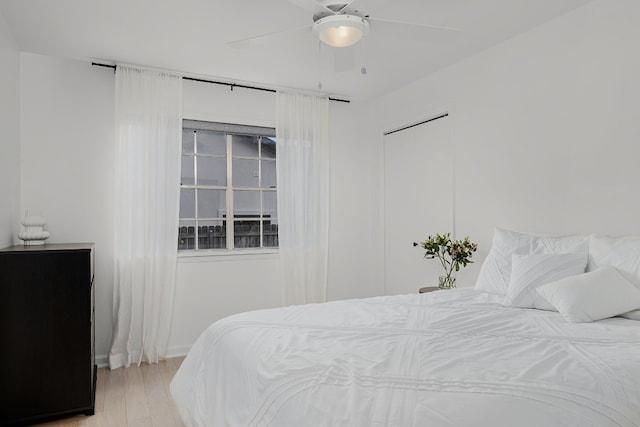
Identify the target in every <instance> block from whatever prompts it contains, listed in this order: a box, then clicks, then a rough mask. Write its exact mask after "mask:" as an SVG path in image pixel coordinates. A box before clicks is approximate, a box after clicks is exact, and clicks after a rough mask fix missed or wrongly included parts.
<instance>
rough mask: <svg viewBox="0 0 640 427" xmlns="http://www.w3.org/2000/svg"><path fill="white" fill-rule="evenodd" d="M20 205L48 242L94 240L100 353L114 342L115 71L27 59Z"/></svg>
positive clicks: (23, 57) (23, 79) (38, 57)
mask: <svg viewBox="0 0 640 427" xmlns="http://www.w3.org/2000/svg"><path fill="white" fill-rule="evenodd" d="M20 59H21V81H20V93H21V129H22V157H23V164H22V207H23V209H33V210H39V211H42V213H43V215H44V217H45V219H46V220H47V229H48V230H49V232H50V234H51V237H50V238H49V240H48V242H50V243H63V242H94V243H95V250H96V253H95V255H96V265H95V284H94V286H95V290H96V354H97V355H105V354H107V353H108V349H109V346H110V343H111V306H112V304H111V301H112V289H113V219H112V217H113V204H112V201H113V181H114V177H113V173H114V171H113V169H114V168H113V160H114V145H113V123H114V78H113V71H112V70H110V69H104V68H96V67H92V66H91V64H90V63H88V62H78V61H71V60H65V59H58V58H52V57H48V56H42V55H34V54H27V53H22V54H21V55H20Z"/></svg>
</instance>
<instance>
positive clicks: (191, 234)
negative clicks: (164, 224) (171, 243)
mask: <svg viewBox="0 0 640 427" xmlns="http://www.w3.org/2000/svg"><path fill="white" fill-rule="evenodd" d="M195 248H196V222H195V221H180V223H179V225H178V250H189V249H195Z"/></svg>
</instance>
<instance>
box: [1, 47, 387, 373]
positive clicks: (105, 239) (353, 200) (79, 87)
mask: <svg viewBox="0 0 640 427" xmlns="http://www.w3.org/2000/svg"><path fill="white" fill-rule="evenodd" d="M20 58H21V61H20V65H21V85H20V87H21V91H22V92H21V129H22V151H23V158H24V162H23V168H22V187H23V188H22V198H23V208H25V209H26V208H29V209H34V210H41V211H43V213H44V216H45V217H46V219H47V224H48V230H49V231H50V233H51V238H50V242H72V241H75V242H85V241H93V242H95V243H96V257H97V258H96V260H97V262H96V291H97V293H96V353H97V355H98V362H102V363H103V362H104V361H105V360H106V355H107V354H108V351H109V346H110V342H111V322H112V318H111V311H112V289H113V254H112V253H113V220H112V213H113V212H112V208H113V204H112V199H113V184H112V183H113V161H114V145H113V123H114V111H113V109H114V74H113V71H112V70H110V69H108V68H99V67H93V66H91V65H90V64H89V63H85V62H79V61H73V60H66V59H60V58H53V57H47V56H42V55H34V54H26V53H23V54H21V55H20ZM184 89H185V92H184V111H185V117H186V118H191V119H198V120H217V121H223V122H231V123H243V124H253V125H259V126H274V125H275V95H274V94H273V93H265V92H256V91H250V90H243V89H239V88H236V89H235V90H234V91H233V92H231V91H230V90H229V88H227V87H224V86H217V85H210V84H204V83H197V82H189V81H186V82H185V86H184ZM17 104H18V102H16V105H17ZM367 118H368V116H367V114H366V110H365V109H364V108H363V107H362V106H358V105H357V104H351V105H347V104H337V103H333V102H332V103H331V120H332V123H333V124H332V129H331V138H332V143H333V151H332V178H331V179H332V191H333V193H332V198H331V206H332V209H331V221H332V225H333V228H332V231H331V249H330V255H329V257H330V271H329V280H330V284H329V298H330V299H339V298H351V297H364V296H370V295H376V294H380V293H381V292H382V285H381V282H378V284H376V281H377V280H378V278H376V277H375V276H373V275H372V272H373V262H372V259H371V258H372V257H371V256H370V254H371V253H372V250H373V249H372V248H373V247H374V243H373V242H374V240H375V239H377V238H378V236H376V233H380V230H376V229H375V228H374V226H375V225H376V224H374V222H372V221H371V220H370V213H371V211H372V210H374V209H375V208H376V203H375V200H376V199H375V186H374V185H372V180H373V177H374V176H375V174H376V171H375V168H374V165H375V162H374V160H375V156H374V154H373V152H371V151H370V150H369V141H370V138H369V139H367V138H364V137H363V135H366V132H362V128H363V123H366V119H367ZM3 149H4V148H3ZM16 157H17V155H15V156H12V159H13V161H15V158H16ZM279 305H280V272H279V263H278V255H277V253H276V254H259V255H249V256H217V257H195V258H193V257H183V258H180V260H179V263H178V270H177V284H176V294H175V307H174V318H173V325H172V331H171V337H170V342H169V349H170V352H171V353H172V354H181V353H184V352H185V351H186V350H187V349H188V347H189V346H190V345H191V344H192V343H193V341H194V340H195V339H196V338H197V336H198V335H199V334H200V333H201V332H202V331H203V330H204V329H205V328H206V327H207V326H208V325H209V324H210V323H212V322H213V321H215V320H218V319H220V318H222V317H224V316H227V315H229V314H233V313H237V312H241V311H246V310H255V309H260V308H267V307H276V306H279Z"/></svg>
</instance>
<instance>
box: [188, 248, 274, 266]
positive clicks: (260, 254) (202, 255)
mask: <svg viewBox="0 0 640 427" xmlns="http://www.w3.org/2000/svg"><path fill="white" fill-rule="evenodd" d="M279 257H280V252H279V251H278V249H246V250H242V249H236V250H233V251H227V250H200V251H179V252H178V263H192V262H225V261H248V260H257V259H278V258H279Z"/></svg>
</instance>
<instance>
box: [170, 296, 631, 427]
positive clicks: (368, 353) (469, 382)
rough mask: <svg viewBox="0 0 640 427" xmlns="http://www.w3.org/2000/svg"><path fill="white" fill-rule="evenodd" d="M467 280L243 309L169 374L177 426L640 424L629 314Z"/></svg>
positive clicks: (210, 332)
mask: <svg viewBox="0 0 640 427" xmlns="http://www.w3.org/2000/svg"><path fill="white" fill-rule="evenodd" d="M501 301H502V298H501V297H498V296H495V295H491V294H487V293H483V292H478V291H473V290H465V289H459V290H451V291H438V292H432V293H428V294H421V295H418V294H416V295H400V296H392V297H379V298H370V299H362V300H349V301H337V302H330V303H326V304H310V305H303V306H291V307H286V308H279V309H272V310H263V311H256V312H250V313H243V314H239V315H235V316H231V317H228V318H226V319H223V320H220V321H218V322H216V323H214V324H213V325H211V327H209V328H208V329H207V330H206V331H205V332H204V333H203V334H202V336H201V337H200V338H199V339H198V341H197V342H196V343H195V345H194V346H193V348H192V349H191V352H190V353H189V355H188V356H187V358H186V359H185V360H184V362H183V364H182V366H181V367H180V370H179V371H178V373H177V374H176V376H175V378H174V379H173V382H172V383H171V393H172V395H173V398H174V400H175V402H176V404H177V406H178V408H179V410H180V413H181V415H182V417H183V420H184V422H185V423H186V424H187V425H188V426H224V427H227V426H292V427H301V426H314V427H316V426H581V427H582V426H640V322H638V321H633V320H626V319H621V318H614V319H608V320H604V321H600V322H596V323H590V324H571V323H567V322H565V321H564V320H563V319H562V317H561V316H560V315H559V314H558V313H555V312H545V311H540V310H523V309H513V308H503V307H502V305H501Z"/></svg>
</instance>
